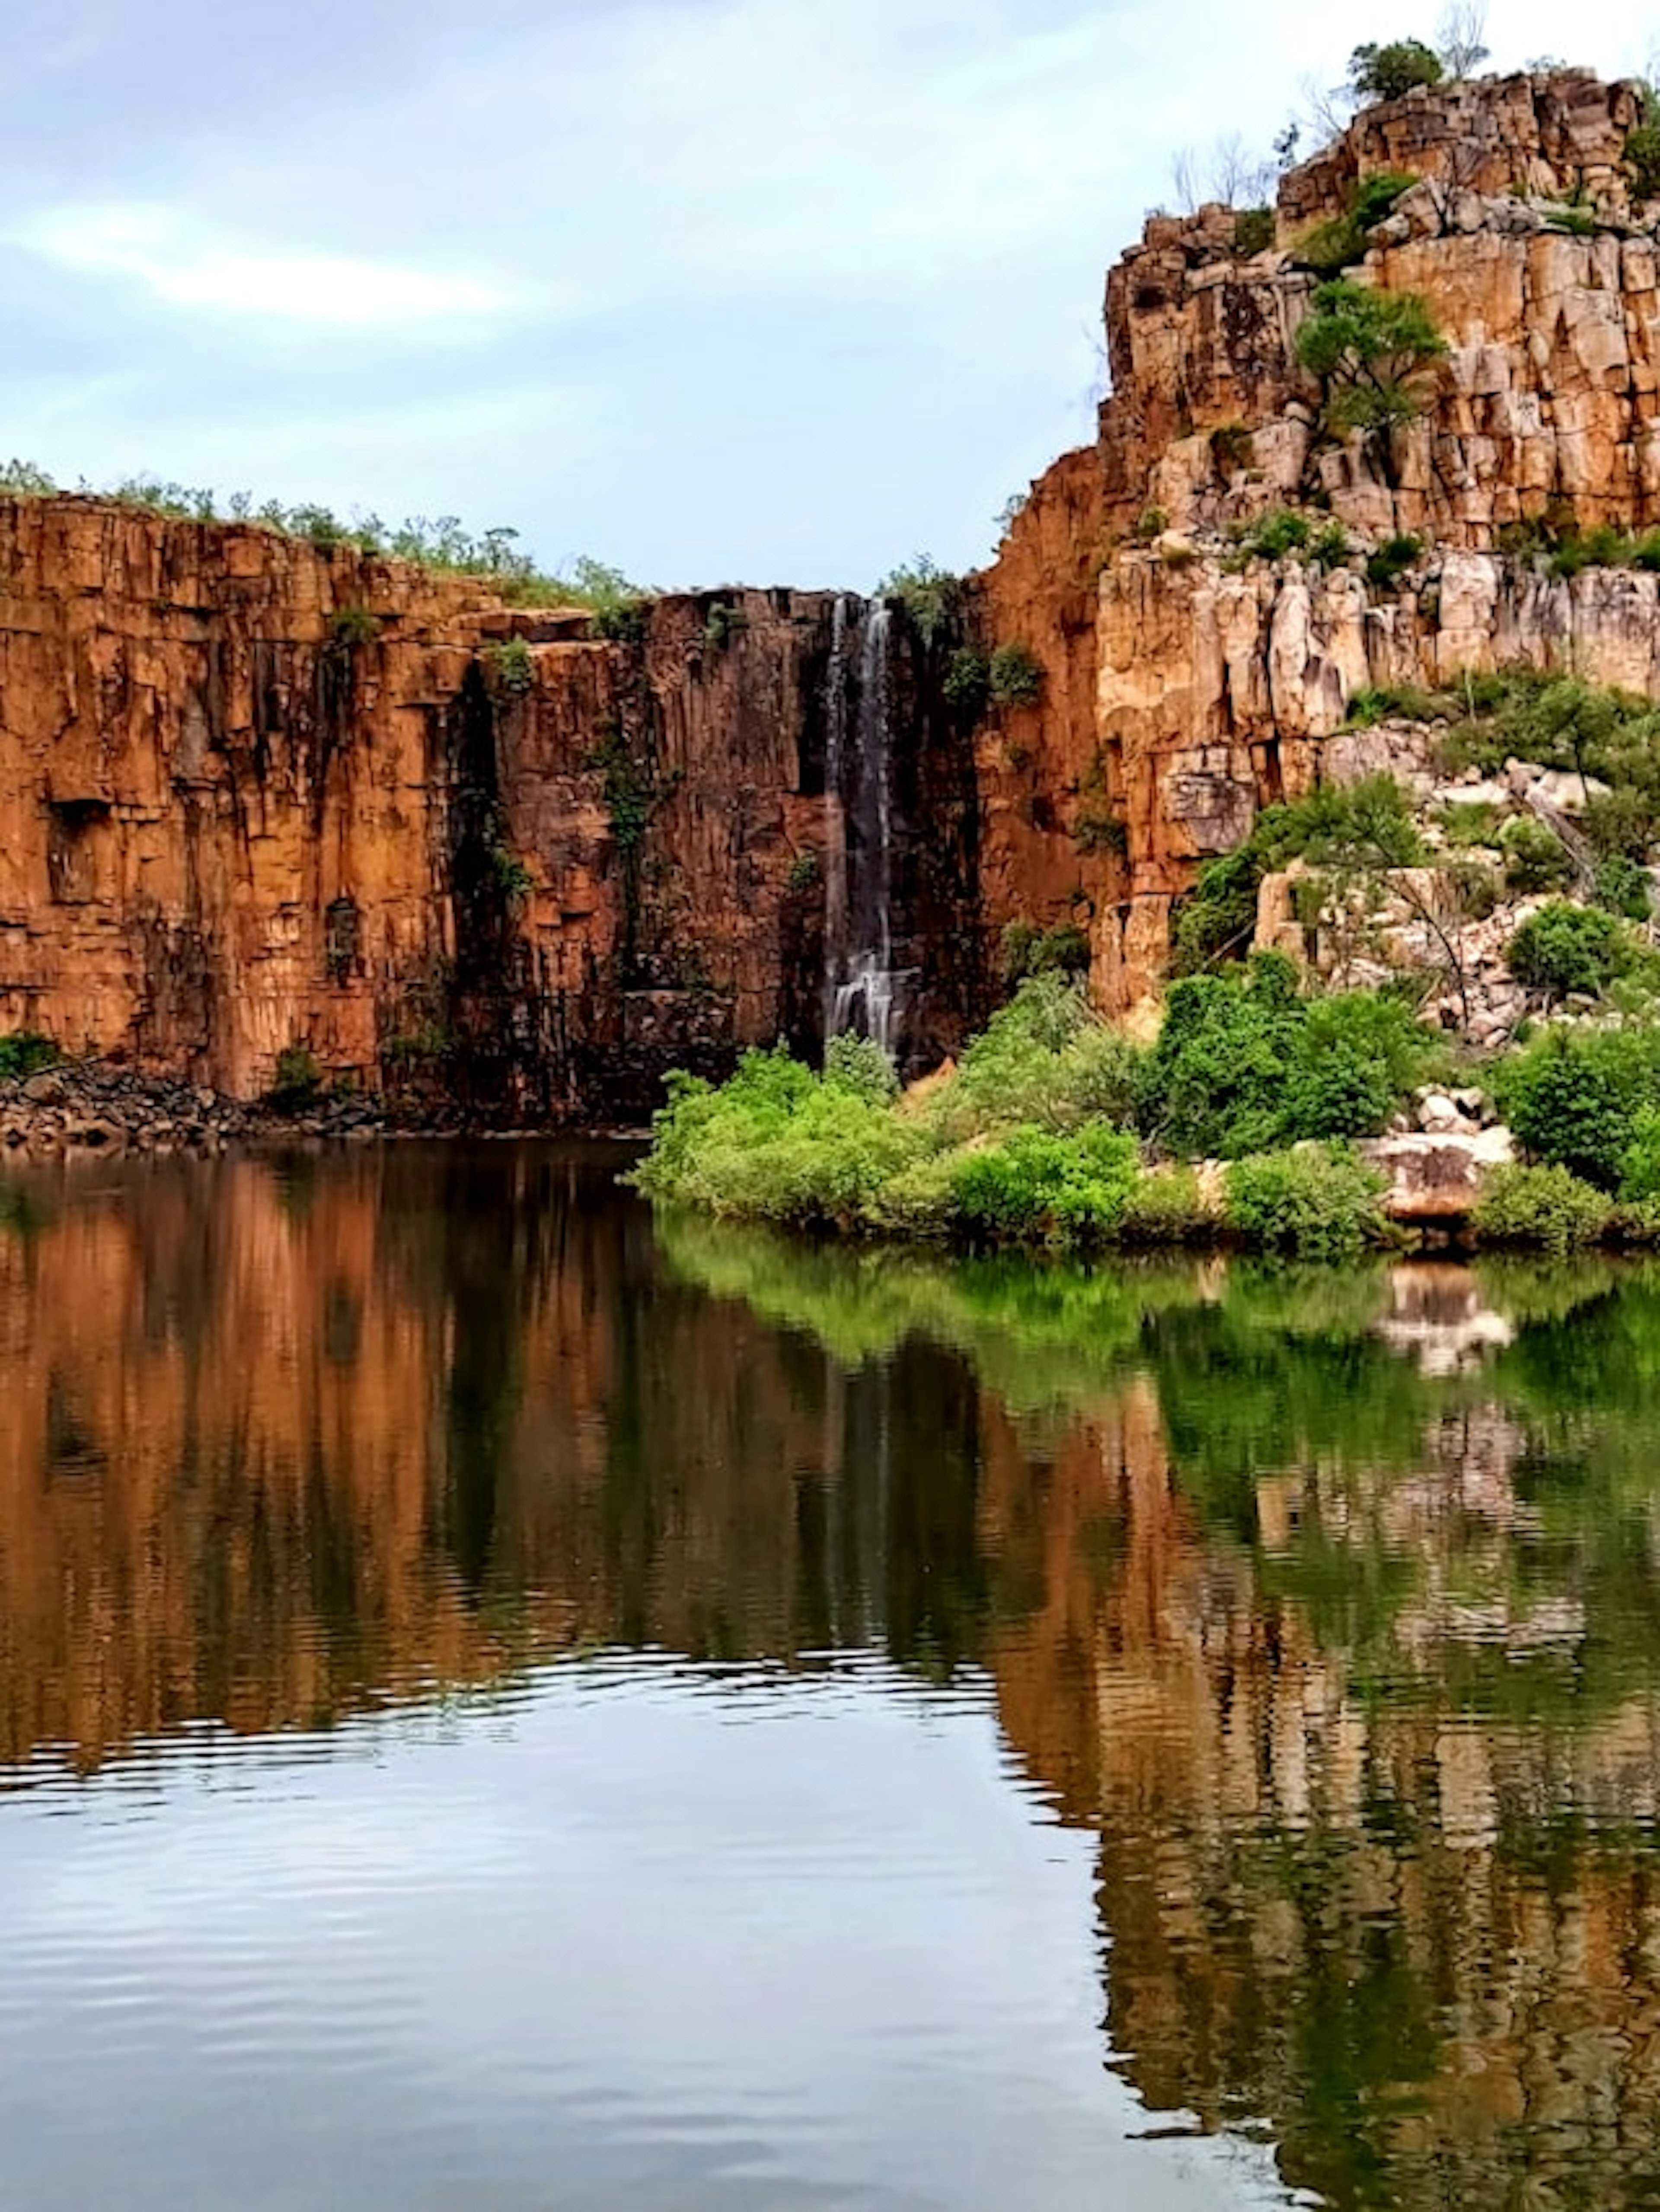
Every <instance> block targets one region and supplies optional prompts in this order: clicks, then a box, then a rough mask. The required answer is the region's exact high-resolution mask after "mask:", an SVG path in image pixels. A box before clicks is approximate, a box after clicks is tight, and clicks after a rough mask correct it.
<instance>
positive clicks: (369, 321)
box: [9, 203, 525, 338]
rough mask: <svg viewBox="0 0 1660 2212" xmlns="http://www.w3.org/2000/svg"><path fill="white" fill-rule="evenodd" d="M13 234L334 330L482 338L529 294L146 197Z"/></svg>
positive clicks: (63, 211) (155, 282)
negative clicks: (266, 241) (212, 226)
mask: <svg viewBox="0 0 1660 2212" xmlns="http://www.w3.org/2000/svg"><path fill="white" fill-rule="evenodd" d="M9 240H10V242H11V243H12V244H14V245H15V246H21V247H22V248H23V249H24V250H25V251H27V252H32V253H36V254H39V255H40V256H41V257H42V258H44V259H46V260H48V261H51V262H53V263H55V264H58V266H59V267H60V268H64V269H70V270H76V271H77V272H78V273H80V274H82V275H87V276H113V277H116V278H119V279H124V280H125V281H126V282H128V283H135V284H137V285H140V286H142V287H143V289H145V290H147V291H148V292H149V293H150V294H152V295H154V297H155V298H156V299H158V300H161V301H165V302H167V304H168V305H169V306H173V307H188V308H195V309H199V310H204V311H206V312H208V313H215V314H222V315H232V316H238V317H244V318H254V319H259V320H263V321H273V322H279V323H293V324H301V325H319V326H321V327H324V328H326V329H330V330H348V331H376V330H392V331H399V332H403V331H408V330H409V329H410V326H411V325H418V326H420V327H421V329H422V331H423V335H430V334H432V331H433V330H434V328H436V330H437V331H438V333H439V334H440V335H442V336H444V337H455V338H466V337H480V336H483V335H485V334H486V331H487V328H488V327H489V326H493V325H494V324H495V323H496V321H498V320H499V319H501V318H502V316H504V315H506V314H508V313H511V312H513V311H514V309H515V308H518V307H521V306H523V305H524V304H525V301H524V296H523V295H522V294H521V293H520V292H519V291H518V290H517V289H514V288H512V287H509V286H507V285H504V284H501V283H491V282H489V281H488V280H486V279H483V278H481V277H478V276H473V275H462V274H457V273H453V272H449V271H445V270H435V269H423V268H420V267H417V266H415V265H413V264H409V263H404V262H396V261H380V260H373V259H368V258H362V257H359V256H356V255H353V254H344V253H332V252H315V251H310V250H306V249H295V248H292V247H283V246H273V247H262V246H255V245H252V244H247V243H243V242H234V241H231V240H226V239H222V238H217V237H215V236H214V235H213V234H211V233H210V231H209V230H207V229H206V228H204V226H203V225H202V223H201V222H200V221H199V219H198V218H196V217H193V216H190V215H187V214H184V213H180V212H179V211H176V210H172V209H169V208H166V207H161V206H157V205H154V204H134V203H128V204H119V203H117V204H106V205H102V206H90V207H86V206H82V207H63V208H56V209H52V210H48V211H46V212H45V213H42V214H39V215H37V216H33V218H31V219H29V220H27V221H25V222H21V223H20V224H18V225H16V226H15V228H13V229H12V230H11V232H10V233H9Z"/></svg>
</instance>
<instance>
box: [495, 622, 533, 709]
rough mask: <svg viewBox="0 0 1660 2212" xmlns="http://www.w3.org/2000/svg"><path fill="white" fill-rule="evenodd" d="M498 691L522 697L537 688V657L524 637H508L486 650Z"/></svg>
mask: <svg viewBox="0 0 1660 2212" xmlns="http://www.w3.org/2000/svg"><path fill="white" fill-rule="evenodd" d="M485 651H486V657H487V659H488V660H489V671H490V674H491V676H492V677H493V678H495V681H496V688H497V690H502V691H506V692H508V693H510V694H511V695H512V696H514V697H515V698H517V697H520V696H522V695H523V694H524V693H525V692H526V691H532V690H535V688H536V655H535V654H534V653H532V651H531V649H530V646H529V644H528V643H527V641H526V640H525V639H524V638H522V637H507V638H502V639H501V640H500V641H498V642H497V643H496V644H495V645H492V646H489V647H486V648H485Z"/></svg>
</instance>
